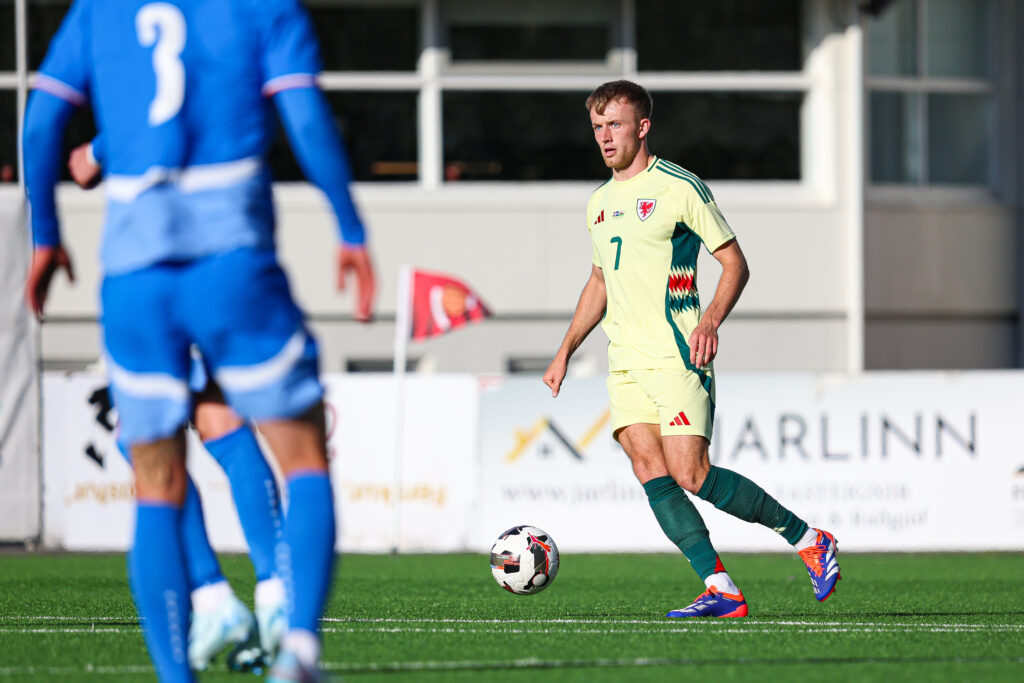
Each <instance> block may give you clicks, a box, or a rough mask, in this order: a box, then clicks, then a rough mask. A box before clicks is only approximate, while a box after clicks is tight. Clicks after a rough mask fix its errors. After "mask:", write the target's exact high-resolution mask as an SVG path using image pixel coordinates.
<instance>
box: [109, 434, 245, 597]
mask: <svg viewBox="0 0 1024 683" xmlns="http://www.w3.org/2000/svg"><path fill="white" fill-rule="evenodd" d="M117 449H118V450H119V451H120V453H121V455H122V456H123V457H124V459H125V460H127V461H128V464H129V465H131V464H132V459H131V456H130V455H129V453H130V452H131V451H130V450H129V449H128V447H127V446H126V445H125V444H123V443H121V442H118V443H117ZM179 524H180V528H181V548H182V552H183V553H184V555H185V570H186V572H187V577H188V587H189V589H190V590H195V589H196V588H201V587H202V586H206V585H209V584H211V583H217V582H219V581H225V580H226V579H225V578H224V572H222V571H221V569H220V562H219V561H218V560H217V555H216V554H215V553H214V552H213V548H212V547H211V546H210V539H209V537H208V536H207V535H206V523H205V522H204V521H203V504H202V501H201V500H200V498H199V489H197V488H196V483H195V482H194V481H192V476H191V475H188V489H187V490H186V492H185V504H184V505H183V506H182V508H181V515H180V521H179Z"/></svg>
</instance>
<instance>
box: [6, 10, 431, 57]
mask: <svg viewBox="0 0 1024 683" xmlns="http://www.w3.org/2000/svg"><path fill="white" fill-rule="evenodd" d="M68 7H70V3H69V2H65V1H63V0H54V1H53V2H39V1H38V0H37V1H36V2H31V3H30V4H29V11H28V25H29V29H28V33H29V39H28V43H29V68H30V69H38V68H39V65H40V64H42V62H43V57H44V56H45V55H46V48H47V47H48V46H49V44H50V40H51V39H52V38H53V36H54V34H56V33H57V29H58V28H60V22H61V20H63V18H64V14H65V13H66V12H67V10H68ZM308 9H309V13H310V15H311V17H312V19H313V25H314V27H315V30H316V33H317V36H318V37H319V39H320V50H321V54H322V56H323V62H324V68H325V69H326V70H328V71H367V70H369V71H415V70H416V59H417V57H418V55H419V9H418V8H416V7H338V6H313V7H309V8H308ZM12 16H13V15H12ZM0 23H2V22H0ZM11 23H12V24H13V21H12V22H11ZM0 36H2V34H0Z"/></svg>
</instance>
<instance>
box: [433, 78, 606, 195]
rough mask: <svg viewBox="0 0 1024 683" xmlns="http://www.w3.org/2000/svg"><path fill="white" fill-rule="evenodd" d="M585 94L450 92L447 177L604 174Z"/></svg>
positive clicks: (559, 177)
mask: <svg viewBox="0 0 1024 683" xmlns="http://www.w3.org/2000/svg"><path fill="white" fill-rule="evenodd" d="M586 99H587V93H585V92H579V93H575V92H573V93H566V92H446V93H445V94H444V174H445V179H447V180H596V179H602V178H604V177H606V176H607V175H608V172H607V170H606V169H605V167H604V164H603V163H602V162H601V157H600V155H599V154H598V150H597V145H596V143H595V142H594V137H593V134H592V133H591V130H590V121H589V119H588V118H587V112H586V109H584V107H583V103H584V102H585V101H586Z"/></svg>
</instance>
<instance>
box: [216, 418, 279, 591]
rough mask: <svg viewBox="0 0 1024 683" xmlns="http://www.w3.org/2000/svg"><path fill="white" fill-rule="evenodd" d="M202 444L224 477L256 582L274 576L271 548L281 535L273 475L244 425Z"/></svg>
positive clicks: (248, 429)
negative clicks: (221, 469) (229, 487)
mask: <svg viewBox="0 0 1024 683" xmlns="http://www.w3.org/2000/svg"><path fill="white" fill-rule="evenodd" d="M203 445H204V446H206V450H208V451H209V452H210V455H212V456H213V457H214V458H215V459H216V460H217V462H218V463H220V466H221V467H223V468H224V472H225V473H226V474H227V476H228V482H230V484H231V495H232V497H234V499H235V508H236V509H237V510H238V519H239V521H240V522H241V524H242V532H243V533H244V534H245V540H246V542H247V543H248V544H249V556H250V557H251V558H252V564H253V567H254V568H255V570H256V580H257V581H263V580H265V579H269V578H270V577H272V576H274V575H275V574H276V572H275V570H274V569H275V568H274V549H275V547H276V546H277V543H278V542H279V541H280V540H281V535H282V519H281V499H280V497H279V495H278V491H277V482H276V481H275V480H274V473H273V472H272V471H271V469H270V466H269V465H268V464H267V461H266V459H265V458H264V457H263V452H262V451H260V446H259V443H258V442H257V441H256V437H255V435H254V434H253V433H252V430H251V429H250V428H249V427H248V426H242V427H239V428H238V429H236V430H235V431H233V432H230V433H229V434H225V435H224V436H222V437H220V438H219V439H213V440H211V441H207V442H205V443H204V444H203Z"/></svg>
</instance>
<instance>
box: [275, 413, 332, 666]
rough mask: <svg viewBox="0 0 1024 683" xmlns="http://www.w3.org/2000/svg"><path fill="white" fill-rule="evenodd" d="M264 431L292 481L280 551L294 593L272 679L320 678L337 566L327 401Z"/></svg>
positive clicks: (290, 595)
mask: <svg viewBox="0 0 1024 683" xmlns="http://www.w3.org/2000/svg"><path fill="white" fill-rule="evenodd" d="M261 431H262V432H263V433H264V434H265V435H266V438H267V441H268V442H269V444H270V447H271V449H272V450H273V451H274V453H275V455H276V456H277V458H278V462H279V463H280V464H281V469H282V471H283V472H284V476H285V480H286V481H287V482H288V484H287V486H288V512H287V514H286V516H285V524H284V540H283V542H282V544H281V546H280V552H279V553H278V568H279V570H280V572H281V577H282V578H283V579H284V584H285V590H286V594H287V596H288V631H287V633H285V635H284V638H283V639H282V640H281V653H282V656H281V657H280V658H279V660H278V661H277V662H276V663H275V667H274V670H273V671H272V673H271V680H290V678H287V677H292V676H297V678H296V680H302V679H304V678H309V677H311V676H315V670H316V665H317V662H318V660H319V657H320V640H319V637H318V635H317V633H318V629H319V624H320V617H321V615H322V613H323V609H324V607H325V605H326V602H327V595H328V591H329V590H330V582H331V573H332V571H333V568H334V544H335V524H334V501H333V496H332V493H331V481H330V477H329V474H328V470H327V452H326V445H325V438H324V437H325V435H324V413H323V405H322V404H320V403H317V404H316V405H315V406H314V407H313V408H312V410H310V411H309V412H308V413H307V415H306V416H305V417H304V419H302V420H289V421H273V422H264V423H261ZM292 660H294V662H293V661H292ZM289 669H296V672H295V673H292V672H290V671H288V670H289ZM275 676H276V678H275ZM285 676H287V677H285ZM314 680H315V678H314Z"/></svg>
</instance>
